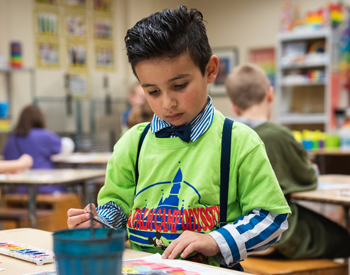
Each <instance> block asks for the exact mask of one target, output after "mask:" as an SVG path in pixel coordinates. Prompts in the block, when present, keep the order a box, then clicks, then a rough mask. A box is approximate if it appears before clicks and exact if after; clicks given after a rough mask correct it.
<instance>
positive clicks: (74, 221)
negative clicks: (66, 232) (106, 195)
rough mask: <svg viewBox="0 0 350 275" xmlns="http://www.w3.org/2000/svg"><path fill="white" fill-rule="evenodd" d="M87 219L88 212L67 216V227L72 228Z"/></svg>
mask: <svg viewBox="0 0 350 275" xmlns="http://www.w3.org/2000/svg"><path fill="white" fill-rule="evenodd" d="M88 219H89V214H82V215H77V216H72V217H69V218H68V221H67V223H68V227H69V229H72V228H74V227H76V226H77V225H78V224H81V223H82V222H85V221H86V220H88Z"/></svg>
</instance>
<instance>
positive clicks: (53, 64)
mask: <svg viewBox="0 0 350 275" xmlns="http://www.w3.org/2000/svg"><path fill="white" fill-rule="evenodd" d="M35 46H36V47H35V50H36V55H35V56H36V64H37V67H39V68H43V69H53V68H59V66H60V63H59V62H60V59H59V48H60V47H59V40H58V39H45V38H44V39H43V38H42V39H39V40H38V41H37V43H36V45H35Z"/></svg>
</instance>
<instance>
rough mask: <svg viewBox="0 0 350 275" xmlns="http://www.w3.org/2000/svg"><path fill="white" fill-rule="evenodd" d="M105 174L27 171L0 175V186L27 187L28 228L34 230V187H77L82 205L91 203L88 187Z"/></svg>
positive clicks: (87, 171) (93, 171)
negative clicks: (79, 190)
mask: <svg viewBox="0 0 350 275" xmlns="http://www.w3.org/2000/svg"><path fill="white" fill-rule="evenodd" d="M105 174H106V170H104V169H98V170H96V169H90V170H88V169H81V170H76V169H52V170H28V171H26V172H23V173H20V174H9V175H5V174H2V175H1V177H0V187H1V186H13V185H26V186H28V211H29V219H30V226H31V227H32V228H35V226H36V216H35V198H36V193H35V186H40V185H79V186H81V188H82V193H83V195H84V202H83V203H84V205H86V204H87V203H88V202H90V201H91V194H90V193H91V192H90V191H91V190H92V191H94V189H93V188H89V185H94V182H95V181H97V180H103V179H104V176H105Z"/></svg>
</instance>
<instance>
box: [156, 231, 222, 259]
mask: <svg viewBox="0 0 350 275" xmlns="http://www.w3.org/2000/svg"><path fill="white" fill-rule="evenodd" d="M181 252H182V253H181ZM192 252H198V253H202V254H203V255H205V256H214V255H216V254H218V253H219V252H220V248H219V246H218V245H217V243H216V241H215V240H214V238H213V237H212V236H210V235H209V234H200V233H196V232H192V231H184V232H183V233H182V234H181V235H180V237H178V238H177V239H176V240H174V241H172V242H171V244H170V245H169V246H168V247H167V249H165V251H164V252H163V255H162V258H163V259H174V258H175V257H176V256H177V255H178V254H180V253H181V258H186V257H187V256H188V255H189V254H190V253H192Z"/></svg>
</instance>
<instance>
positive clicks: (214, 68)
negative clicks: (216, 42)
mask: <svg viewBox="0 0 350 275" xmlns="http://www.w3.org/2000/svg"><path fill="white" fill-rule="evenodd" d="M218 71H219V58H218V57H217V56H216V55H212V56H211V57H210V59H209V61H208V64H207V68H206V74H207V77H208V83H213V82H214V80H215V78H216V76H217V74H218Z"/></svg>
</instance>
